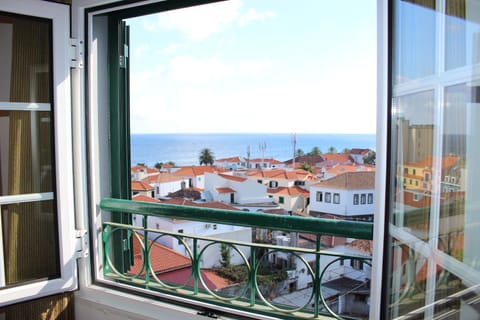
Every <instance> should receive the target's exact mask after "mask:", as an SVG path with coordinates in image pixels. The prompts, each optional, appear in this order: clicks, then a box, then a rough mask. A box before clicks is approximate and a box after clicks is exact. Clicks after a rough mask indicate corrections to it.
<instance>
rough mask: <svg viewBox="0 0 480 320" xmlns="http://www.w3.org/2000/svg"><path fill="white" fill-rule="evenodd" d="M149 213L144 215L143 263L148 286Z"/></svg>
mask: <svg viewBox="0 0 480 320" xmlns="http://www.w3.org/2000/svg"><path fill="white" fill-rule="evenodd" d="M147 219H148V215H144V216H143V230H144V231H143V235H144V237H143V245H144V248H143V263H144V264H145V284H146V285H147V286H148V284H149V283H150V265H151V261H150V249H149V245H148V223H147Z"/></svg>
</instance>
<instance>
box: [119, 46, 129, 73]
mask: <svg viewBox="0 0 480 320" xmlns="http://www.w3.org/2000/svg"><path fill="white" fill-rule="evenodd" d="M127 58H128V45H126V44H124V45H123V55H121V56H120V59H119V65H120V68H123V69H126V68H127Z"/></svg>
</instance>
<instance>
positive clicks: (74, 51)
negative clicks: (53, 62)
mask: <svg viewBox="0 0 480 320" xmlns="http://www.w3.org/2000/svg"><path fill="white" fill-rule="evenodd" d="M70 67H71V68H74V69H81V68H83V41H82V40H78V39H70Z"/></svg>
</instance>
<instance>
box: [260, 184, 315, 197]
mask: <svg viewBox="0 0 480 320" xmlns="http://www.w3.org/2000/svg"><path fill="white" fill-rule="evenodd" d="M267 193H272V194H277V195H278V194H281V195H286V196H290V197H294V196H302V197H309V196H310V192H309V191H307V190H305V189H303V188H300V187H299V186H293V187H278V188H268V189H267Z"/></svg>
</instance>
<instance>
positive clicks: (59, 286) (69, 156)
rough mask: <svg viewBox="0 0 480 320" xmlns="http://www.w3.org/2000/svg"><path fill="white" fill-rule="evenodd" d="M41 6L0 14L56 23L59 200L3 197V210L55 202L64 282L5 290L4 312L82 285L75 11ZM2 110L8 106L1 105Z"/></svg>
mask: <svg viewBox="0 0 480 320" xmlns="http://www.w3.org/2000/svg"><path fill="white" fill-rule="evenodd" d="M39 3H40V1H35V0H22V1H1V4H0V5H1V7H0V10H1V11H4V12H9V13H13V14H20V15H27V16H32V17H39V18H45V19H50V20H52V44H53V50H52V54H53V61H52V63H53V66H52V70H53V74H52V77H53V88H52V91H53V112H54V114H55V116H54V118H53V119H54V124H53V127H54V131H53V134H54V145H55V179H56V190H55V196H54V195H53V193H51V194H50V193H47V194H43V193H39V194H28V195H19V196H4V197H0V205H1V204H8V203H17V202H24V201H35V200H45V199H48V198H56V205H57V221H58V252H59V267H60V277H59V278H55V279H52V280H41V281H36V282H33V283H28V284H20V285H18V286H14V287H10V288H4V289H2V290H1V292H2V294H1V295H0V306H5V305H9V304H13V303H18V302H22V301H26V300H29V299H32V298H35V299H37V298H40V297H44V296H48V295H52V294H57V293H61V292H65V291H71V290H74V289H76V288H77V284H78V281H77V279H78V277H77V272H76V267H77V264H76V259H75V251H76V250H75V215H74V212H75V210H74V208H75V207H74V190H73V188H74V182H73V181H74V180H73V165H72V162H73V148H72V139H71V138H72V127H71V123H72V122H71V120H72V118H71V88H70V84H71V83H70V59H69V58H70V56H69V52H70V47H69V40H70V34H69V31H70V7H69V6H67V5H64V4H58V3H53V2H47V1H42V2H41V4H39ZM2 105H5V104H4V103H2ZM13 105H14V104H10V106H11V107H12V108H15V110H28V109H29V108H33V107H35V104H25V105H23V106H22V105H20V106H19V105H16V106H13ZM7 107H8V105H7ZM38 107H39V106H37V108H38ZM40 107H42V106H40ZM19 108H20V109H19ZM42 108H47V110H50V108H51V105H50V104H46V105H43V107H42ZM32 263H34V262H32ZM2 267H3V263H2ZM1 271H2V272H3V271H4V270H1Z"/></svg>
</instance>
